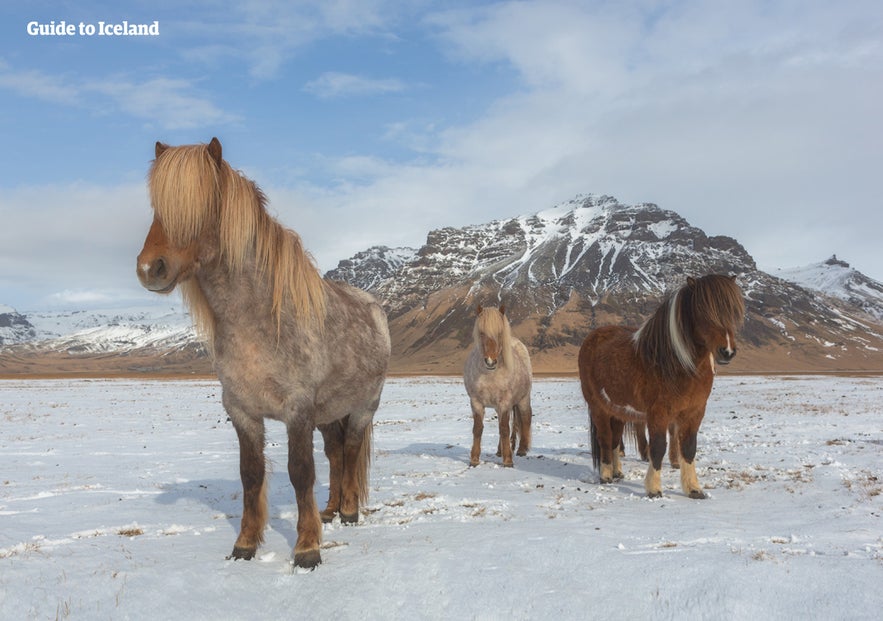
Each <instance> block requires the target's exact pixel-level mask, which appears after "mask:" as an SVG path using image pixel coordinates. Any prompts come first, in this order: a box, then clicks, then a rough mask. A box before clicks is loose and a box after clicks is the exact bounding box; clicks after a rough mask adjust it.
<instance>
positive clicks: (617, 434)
mask: <svg viewBox="0 0 883 621" xmlns="http://www.w3.org/2000/svg"><path fill="white" fill-rule="evenodd" d="M744 316H745V302H744V300H743V297H742V292H741V290H740V289H739V286H738V285H737V284H736V282H735V278H731V277H729V276H720V275H709V276H704V277H702V278H696V279H694V278H688V279H687V284H686V285H684V286H683V287H681V288H680V289H678V290H677V291H675V292H674V293H673V294H672V295H670V296H668V298H667V299H666V300H665V301H664V302H663V303H662V304H661V305H660V306H659V308H658V309H657V310H656V312H655V313H654V314H653V315H651V316H650V318H649V319H647V321H645V322H644V324H643V325H642V326H641V327H640V328H638V329H637V330H635V329H633V328H624V327H618V326H605V327H602V328H598V329H597V330H595V331H593V332H591V333H590V334H589V335H588V336H587V337H586V339H585V341H583V344H582V347H580V351H579V374H580V383H581V385H582V392H583V396H584V397H585V400H586V403H587V404H588V406H589V418H590V420H589V423H590V426H591V440H592V460H593V462H594V464H595V468H598V466H599V465H600V469H601V477H600V478H601V483H611V482H613V480H614V479H617V478H622V476H623V475H622V468H621V465H620V458H619V448H620V446H621V443H622V435H623V428H624V426H625V424H626V423H644V424H646V426H647V430H648V432H649V435H650V465H649V467H648V468H647V476H646V477H645V479H644V488H645V489H646V491H647V494H648V495H649V496H650V497H652V498H657V497H660V496H662V486H661V477H660V471H661V469H662V459H663V457H664V456H665V449H666V432H667V430H668V429H669V427H670V426H672V425H673V426H672V427H671V428H672V430H673V432H675V433H676V434H677V437H676V440H677V442H678V443H679V445H680V451H679V452H680V471H681V487H682V489H683V490H684V493H685V494H687V495H688V496H689V497H690V498H705V497H706V495H705V492H704V491H703V490H702V487H701V486H700V484H699V480H698V479H697V477H696V466H695V463H694V458H695V456H696V435H697V433H698V431H699V425H700V424H701V423H702V418H703V417H704V416H705V407H706V403H707V401H708V397H709V395H710V394H711V387H712V383H713V381H714V375H715V365H724V364H729V363H730V361H732V359H733V357H734V356H735V355H736V331H737V330H738V328H739V327H740V326H741V325H742V322H743V320H744ZM674 444H675V442H674V441H673V445H674ZM673 448H674V447H673Z"/></svg>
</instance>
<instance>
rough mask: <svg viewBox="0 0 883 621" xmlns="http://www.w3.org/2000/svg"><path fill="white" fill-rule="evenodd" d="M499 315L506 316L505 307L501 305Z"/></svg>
mask: <svg viewBox="0 0 883 621" xmlns="http://www.w3.org/2000/svg"><path fill="white" fill-rule="evenodd" d="M500 314H501V315H505V314H506V307H505V306H503V305H502V304H500Z"/></svg>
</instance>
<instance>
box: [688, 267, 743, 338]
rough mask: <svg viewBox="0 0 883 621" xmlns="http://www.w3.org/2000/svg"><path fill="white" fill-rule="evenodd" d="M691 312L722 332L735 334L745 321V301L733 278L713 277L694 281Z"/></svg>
mask: <svg viewBox="0 0 883 621" xmlns="http://www.w3.org/2000/svg"><path fill="white" fill-rule="evenodd" d="M691 293H692V295H691V312H692V313H693V314H694V315H695V316H696V317H697V318H703V319H705V320H706V321H708V322H709V323H711V324H712V325H714V326H716V327H718V328H721V329H722V330H727V331H732V332H735V331H736V330H737V329H738V328H739V327H740V326H741V325H742V323H743V322H744V320H745V299H744V297H743V295H742V290H741V289H740V288H739V285H737V284H736V281H735V280H734V279H733V278H729V277H727V276H718V275H711V276H706V277H704V278H700V279H698V280H696V281H694V283H693V285H692V287H691Z"/></svg>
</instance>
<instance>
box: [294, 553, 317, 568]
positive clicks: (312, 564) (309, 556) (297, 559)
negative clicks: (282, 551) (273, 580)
mask: <svg viewBox="0 0 883 621" xmlns="http://www.w3.org/2000/svg"><path fill="white" fill-rule="evenodd" d="M321 562H322V556H321V555H320V554H319V550H307V551H306V552H295V553H294V564H295V565H296V566H297V567H303V568H304V569H315V568H316V567H317V566H318V565H319V564H320V563H321Z"/></svg>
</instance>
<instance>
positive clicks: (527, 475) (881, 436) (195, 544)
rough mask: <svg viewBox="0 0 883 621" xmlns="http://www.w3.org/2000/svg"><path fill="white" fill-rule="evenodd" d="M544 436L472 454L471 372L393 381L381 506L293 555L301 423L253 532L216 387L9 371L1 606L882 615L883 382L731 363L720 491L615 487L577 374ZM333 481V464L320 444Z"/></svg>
mask: <svg viewBox="0 0 883 621" xmlns="http://www.w3.org/2000/svg"><path fill="white" fill-rule="evenodd" d="M533 394H534V397H533V400H534V408H535V418H534V423H535V424H534V447H533V450H532V452H531V453H530V455H529V456H528V457H526V458H517V457H516V461H515V468H511V469H504V468H502V467H500V460H499V459H498V458H496V457H495V456H494V455H493V451H494V449H495V447H496V442H497V433H496V428H495V426H494V424H493V422H491V421H488V424H487V425H486V427H485V438H484V454H483V460H484V461H483V463H482V464H481V465H480V466H479V467H477V468H469V467H468V461H469V445H470V442H471V419H470V415H469V408H468V405H467V401H466V397H465V391H464V389H463V387H462V383H461V382H460V381H459V380H457V379H454V378H415V379H391V380H390V381H389V382H388V384H387V387H386V389H385V392H384V396H383V402H382V404H381V407H380V410H379V411H378V414H377V418H376V425H375V432H374V439H375V456H374V457H375V458H374V466H373V471H372V489H371V494H372V495H371V499H370V501H369V505H368V507H367V510H366V511H365V512H364V514H363V517H362V521H361V523H360V524H358V525H357V526H351V527H344V526H341V525H340V524H339V523H335V524H332V525H329V526H327V527H326V529H325V533H324V544H323V550H322V554H323V561H324V562H323V564H322V565H321V566H319V568H318V569H317V570H316V571H313V572H309V573H300V572H298V571H292V566H291V564H290V562H289V555H290V549H291V547H292V545H293V544H294V540H295V518H296V508H295V505H294V494H293V491H292V489H291V487H290V485H289V482H288V477H287V473H286V466H285V455H286V448H285V445H284V436H285V434H284V429H283V427H282V426H281V425H280V424H277V423H273V422H269V423H268V432H269V435H268V446H267V452H268V455H269V456H270V457H271V460H272V462H273V464H274V471H273V472H272V474H271V475H270V483H271V489H270V514H271V520H270V526H269V528H268V530H267V533H266V542H265V544H264V546H263V547H262V548H261V550H260V551H259V556H258V557H257V558H256V559H255V560H254V561H251V562H243V561H238V562H234V561H228V560H225V556H226V555H227V554H229V553H230V551H231V550H232V547H233V541H234V539H235V537H236V533H237V531H238V527H239V524H238V522H239V517H240V511H241V508H240V507H241V505H240V502H241V500H240V484H239V480H238V448H237V443H236V437H235V436H236V434H235V433H234V431H233V429H232V427H231V425H230V423H228V422H227V419H226V415H225V414H224V412H223V410H222V408H221V405H220V402H219V401H220V387H219V386H218V384H217V383H216V382H214V381H186V382H185V381H181V382H159V381H158V382H143V381H134V380H131V381H128V380H118V381H109V380H108V381H105V380H77V381H73V380H57V381H5V382H0V618H2V619H4V620H11V619H68V618H69V619H90V620H92V619H151V620H154V619H225V620H226V619H360V620H361V619H537V618H550V619H595V618H597V619H602V618H603V619H626V618H629V619H675V618H677V619H806V618H812V619H847V618H848V619H878V618H880V610H881V609H883V588H881V587H883V517H881V516H883V493H881V492H883V459H881V457H883V418H881V415H880V413H881V410H880V404H881V403H883V380H881V378H835V377H779V378H767V377H738V376H728V377H722V378H719V379H718V382H717V384H716V386H715V389H714V393H713V394H712V397H711V400H710V402H709V408H708V414H707V416H706V420H705V423H704V425H703V427H702V429H701V431H700V439H699V441H700V444H699V455H698V460H697V464H698V473H699V478H700V481H702V482H703V484H704V485H705V486H706V488H707V489H708V492H709V496H710V498H709V499H708V500H705V501H696V500H690V499H688V498H686V497H685V496H684V495H683V494H682V493H681V491H680V488H679V479H678V475H677V473H676V472H674V471H671V470H669V469H668V467H667V466H666V469H665V470H664V472H663V484H664V487H665V490H666V494H665V497H664V498H662V499H659V500H648V499H646V498H644V496H643V474H644V471H645V465H644V463H643V462H640V461H637V460H636V459H635V458H634V453H633V451H630V452H629V455H628V456H627V458H626V459H625V462H624V468H625V471H626V480H625V481H623V482H621V483H619V484H615V485H609V486H603V487H601V486H599V485H597V484H596V482H595V481H596V480H597V475H596V473H595V472H593V471H592V469H591V458H590V455H589V453H588V451H587V431H586V410H585V406H584V404H583V402H582V398H581V396H580V392H579V386H578V382H577V381H575V380H572V379H557V380H556V379H539V380H537V381H536V382H535V385H534V393H533ZM315 457H316V462H317V466H318V482H317V487H316V493H317V496H318V498H319V502H320V504H323V503H324V501H325V497H326V494H327V480H328V475H327V469H326V461H325V458H324V454H323V453H322V449H321V440H320V438H319V436H318V435H317V437H316V447H315Z"/></svg>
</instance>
